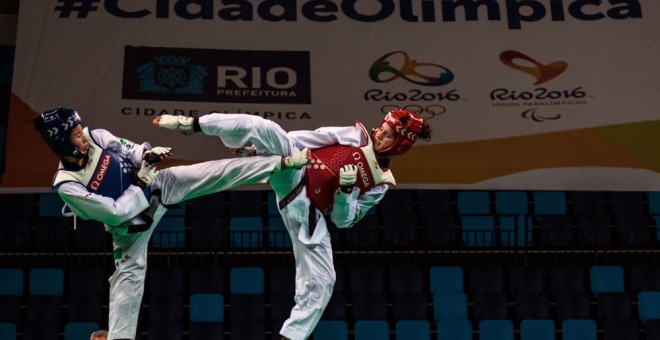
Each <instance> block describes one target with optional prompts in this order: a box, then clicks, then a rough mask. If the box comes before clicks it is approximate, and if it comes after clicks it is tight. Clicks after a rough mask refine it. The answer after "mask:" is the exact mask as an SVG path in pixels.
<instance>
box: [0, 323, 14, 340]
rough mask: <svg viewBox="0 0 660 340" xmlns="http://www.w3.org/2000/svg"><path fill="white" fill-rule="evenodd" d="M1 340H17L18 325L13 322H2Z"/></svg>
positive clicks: (0, 328) (0, 327)
mask: <svg viewBox="0 0 660 340" xmlns="http://www.w3.org/2000/svg"><path fill="white" fill-rule="evenodd" d="M0 339H3V340H16V339H18V338H17V334H16V324H15V323H11V322H0Z"/></svg>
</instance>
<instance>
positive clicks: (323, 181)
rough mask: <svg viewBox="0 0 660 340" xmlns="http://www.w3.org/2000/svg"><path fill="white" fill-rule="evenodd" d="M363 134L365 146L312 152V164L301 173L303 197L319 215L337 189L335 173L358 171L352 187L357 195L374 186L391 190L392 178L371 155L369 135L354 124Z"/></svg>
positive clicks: (328, 208) (325, 211)
mask: <svg viewBox="0 0 660 340" xmlns="http://www.w3.org/2000/svg"><path fill="white" fill-rule="evenodd" d="M356 125H357V126H358V127H360V128H361V129H362V132H363V133H364V134H365V137H366V140H367V141H368V142H367V144H366V145H364V146H362V147H354V146H346V145H340V144H335V145H330V146H326V147H323V148H320V149H316V150H312V161H311V162H310V164H309V165H308V166H307V168H306V169H305V175H306V178H307V183H306V184H307V185H306V187H307V196H308V197H309V199H310V201H311V202H312V203H313V204H314V206H316V207H317V208H318V209H319V210H321V211H322V212H323V214H329V213H330V211H332V204H333V202H334V194H335V191H336V190H337V189H338V188H339V169H340V168H341V167H343V166H344V165H348V164H354V165H356V166H357V168H358V174H357V181H356V183H355V187H358V188H360V195H362V193H364V192H365V191H367V190H369V189H371V188H373V187H374V186H376V185H378V184H382V183H385V184H387V185H390V186H395V185H396V182H395V180H394V176H393V175H392V172H391V171H390V170H389V169H381V168H380V167H379V166H378V160H377V159H376V154H375V153H374V149H373V145H372V142H371V138H370V137H369V134H367V132H366V130H365V128H364V126H362V124H360V123H356Z"/></svg>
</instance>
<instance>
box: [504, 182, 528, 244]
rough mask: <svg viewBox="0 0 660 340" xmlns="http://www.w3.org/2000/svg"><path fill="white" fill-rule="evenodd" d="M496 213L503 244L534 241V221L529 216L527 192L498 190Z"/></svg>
mask: <svg viewBox="0 0 660 340" xmlns="http://www.w3.org/2000/svg"><path fill="white" fill-rule="evenodd" d="M495 214H496V215H497V218H498V224H499V226H500V232H501V239H502V245H504V246H525V245H528V244H532V243H533V240H532V225H533V223H532V218H531V217H530V216H529V210H528V198H527V192H525V191H498V192H496V193H495Z"/></svg>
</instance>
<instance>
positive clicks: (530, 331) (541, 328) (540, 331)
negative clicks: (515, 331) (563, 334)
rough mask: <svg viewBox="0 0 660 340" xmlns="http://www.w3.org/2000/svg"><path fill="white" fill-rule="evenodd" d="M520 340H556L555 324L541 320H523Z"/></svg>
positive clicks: (551, 321)
mask: <svg viewBox="0 0 660 340" xmlns="http://www.w3.org/2000/svg"><path fill="white" fill-rule="evenodd" d="M520 340H555V322H554V321H553V320H540V319H539V320H522V321H521V322H520Z"/></svg>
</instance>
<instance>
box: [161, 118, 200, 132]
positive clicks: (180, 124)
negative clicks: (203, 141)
mask: <svg viewBox="0 0 660 340" xmlns="http://www.w3.org/2000/svg"><path fill="white" fill-rule="evenodd" d="M194 120H195V119H194V118H193V117H186V116H173V115H161V116H160V120H159V121H158V127H162V128H165V129H169V130H179V132H181V133H183V134H184V135H186V136H190V135H192V134H193V133H195V131H194V130H193V121H194Z"/></svg>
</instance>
